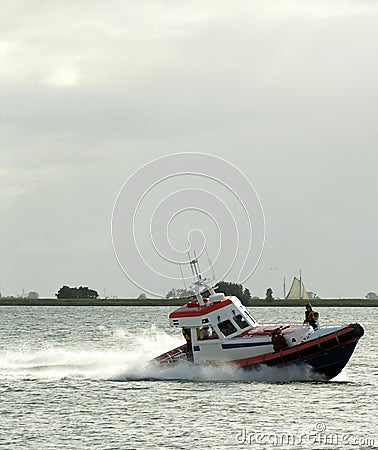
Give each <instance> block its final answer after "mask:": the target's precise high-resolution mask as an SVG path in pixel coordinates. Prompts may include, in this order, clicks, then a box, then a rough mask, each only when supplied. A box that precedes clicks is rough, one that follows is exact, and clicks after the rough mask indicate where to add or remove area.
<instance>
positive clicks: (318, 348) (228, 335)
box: [153, 276, 364, 379]
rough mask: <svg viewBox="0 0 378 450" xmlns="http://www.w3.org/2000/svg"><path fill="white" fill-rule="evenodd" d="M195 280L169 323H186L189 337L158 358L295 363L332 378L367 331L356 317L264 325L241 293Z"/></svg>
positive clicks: (247, 365) (251, 365) (254, 365)
mask: <svg viewBox="0 0 378 450" xmlns="http://www.w3.org/2000/svg"><path fill="white" fill-rule="evenodd" d="M195 286H196V299H195V300H193V301H190V302H188V303H187V304H186V305H184V306H181V307H180V308H178V309H177V310H175V311H173V312H172V313H171V314H170V315H169V320H170V324H171V325H172V326H173V327H176V328H182V329H183V334H184V335H186V339H187V342H186V343H185V344H183V345H181V346H179V347H177V348H174V349H172V350H170V351H168V352H166V353H164V354H162V355H160V356H158V357H156V358H155V359H154V360H153V361H154V362H156V363H158V364H177V363H180V362H185V363H190V364H211V365H221V364H234V365H236V366H239V367H242V368H243V369H245V370H253V369H258V368H259V367H261V366H262V365H266V366H274V367H287V366H293V365H296V366H298V367H303V368H304V367H305V366H306V367H310V368H311V371H313V373H314V374H316V375H321V377H322V378H325V379H332V378H334V377H335V376H336V375H338V374H339V373H340V372H341V371H342V370H343V368H344V367H345V366H346V364H347V363H348V361H349V359H350V358H351V356H352V354H353V352H354V349H355V347H356V345H357V342H358V340H359V339H360V338H361V337H362V336H363V334H364V329H363V328H362V326H361V325H360V324H358V323H351V324H349V325H340V326H318V327H316V328H315V329H314V328H313V327H312V326H310V325H308V324H290V325H284V324H275V325H262V324H259V323H258V322H257V321H256V320H255V318H254V317H253V316H252V315H251V314H250V312H249V311H248V310H247V308H246V307H245V306H244V305H243V304H242V303H241V301H240V300H239V299H238V298H237V297H235V296H233V295H225V294H223V293H216V292H215V291H214V289H213V288H211V287H210V286H208V285H207V284H206V283H205V282H204V281H202V280H201V278H200V276H199V279H198V281H197V282H196V283H195ZM201 286H202V287H203V288H204V289H207V290H208V292H209V294H210V295H209V296H208V297H207V298H206V297H202V295H201V293H200V292H201Z"/></svg>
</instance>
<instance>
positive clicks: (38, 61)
mask: <svg viewBox="0 0 378 450" xmlns="http://www.w3.org/2000/svg"><path fill="white" fill-rule="evenodd" d="M3 9H4V14H2V17H1V27H0V34H1V44H0V55H1V58H2V61H3V62H2V64H1V65H0V72H1V83H2V98H3V100H2V105H1V108H2V135H1V153H2V159H1V167H2V180H3V181H2V187H1V190H2V195H3V198H6V202H3V203H2V205H3V206H2V208H3V209H2V211H3V212H4V213H6V215H7V217H8V218H9V219H7V221H6V227H5V228H3V231H2V234H3V236H5V235H6V236H7V239H9V241H12V242H20V239H19V238H18V236H20V235H21V236H22V235H27V236H28V237H30V236H33V233H34V235H35V236H38V239H36V242H38V245H35V246H33V248H32V249H30V247H28V250H27V249H26V247H25V251H24V253H23V252H22V249H23V247H22V246H21V248H20V250H19V253H17V256H16V255H14V254H13V253H12V251H11V247H7V249H8V250H7V252H5V251H3V252H2V258H4V261H7V262H9V267H14V268H17V267H19V263H20V260H22V259H23V260H24V261H25V260H29V259H33V258H34V259H35V260H38V261H39V262H38V264H37V265H39V266H38V267H40V272H41V273H42V272H43V270H44V268H46V266H47V265H49V262H46V260H45V259H44V258H45V257H46V255H50V256H49V258H51V255H52V254H54V251H55V250H56V248H57V247H56V245H57V242H63V239H62V236H65V239H64V242H65V243H66V245H67V246H68V245H69V244H67V243H69V242H71V243H72V242H89V241H87V240H86V239H85V236H86V233H87V231H88V230H89V229H92V227H93V228H94V230H93V234H92V232H91V236H92V237H93V236H94V237H93V239H91V240H90V243H88V247H89V246H90V247H91V252H93V253H91V252H90V253H91V254H92V255H93V254H94V253H96V249H97V251H98V259H99V261H101V255H103V254H105V253H106V251H107V250H106V249H104V248H105V247H106V245H107V244H106V245H105V244H104V236H106V233H108V227H109V220H110V212H111V208H112V202H113V201H114V198H115V195H116V193H117V191H118V189H119V187H120V186H121V184H122V183H123V181H124V180H125V179H126V178H127V176H129V175H130V174H131V173H132V171H133V170H135V169H137V168H138V166H139V165H141V164H143V163H146V162H148V161H149V160H151V159H153V158H155V157H158V156H161V155H163V154H168V153H170V152H180V151H203V152H209V153H214V154H216V155H220V156H222V157H225V158H226V159H228V160H230V161H231V162H233V163H234V164H236V165H237V166H239V167H240V168H242V169H244V171H245V172H246V174H247V175H248V176H249V177H250V178H251V181H252V182H253V183H254V184H255V187H256V188H257V191H258V192H259V194H260V195H261V197H262V200H263V206H264V209H265V210H266V212H267V227H268V237H267V247H266V254H265V258H267V261H268V262H267V264H268V265H269V267H271V266H273V265H274V266H276V265H277V264H275V263H274V264H273V263H271V261H272V260H274V261H276V260H279V261H282V263H281V264H280V266H282V267H290V270H294V269H293V268H294V267H297V266H298V265H299V260H300V259H301V260H302V261H306V264H307V265H308V266H309V267H311V272H313V273H318V272H317V271H318V270H319V273H320V275H319V279H318V280H317V284H318V285H319V286H321V285H322V284H323V285H324V288H323V289H318V288H317V287H316V289H315V290H318V291H319V292H320V291H321V290H322V291H323V292H328V293H329V295H333V294H332V292H335V290H334V287H333V283H332V279H331V278H332V277H331V276H330V275H329V273H330V270H329V268H326V269H324V270H323V269H319V267H321V266H322V264H323V257H324V255H327V254H333V255H337V253H339V254H343V255H344V258H343V259H344V260H345V261H346V260H347V259H348V258H347V257H346V256H345V248H348V246H349V243H350V240H353V239H354V242H357V241H358V240H359V239H360V242H361V244H360V246H359V248H360V250H358V247H357V246H356V247H354V249H355V251H356V255H357V256H356V260H359V261H361V260H364V261H366V266H365V267H364V274H363V278H364V280H365V279H366V283H363V286H359V287H358V288H357V287H354V286H353V282H354V281H352V280H355V279H356V277H355V275H354V274H353V270H352V269H351V268H350V267H349V265H348V264H347V263H346V262H343V263H342V264H341V263H338V264H336V265H337V266H338V270H339V272H340V273H341V274H347V275H346V276H345V278H346V281H345V292H349V293H355V295H359V294H357V292H358V293H360V292H361V290H362V289H365V284H367V283H368V282H369V283H371V284H374V282H375V281H374V280H375V278H374V277H375V274H374V273H373V270H370V267H373V266H374V265H376V258H375V257H374V255H373V254H372V253H373V252H369V250H368V248H369V246H370V247H373V246H374V244H376V239H375V238H374V236H375V234H373V233H370V232H367V231H366V232H365V233H364V236H362V237H360V236H359V233H360V232H359V230H360V229H361V228H359V225H358V223H359V221H360V220H363V219H364V218H365V217H366V214H367V215H368V216H369V217H370V222H369V223H372V224H377V223H378V218H377V213H376V211H375V209H374V208H372V206H371V205H372V204H374V202H375V199H376V195H377V188H376V186H375V184H374V183H373V182H372V180H373V179H374V177H375V170H376V169H375V168H376V167H377V165H378V161H377V152H376V132H375V128H376V126H375V122H376V117H377V114H378V110H377V102H376V99H377V96H378V90H377V84H376V79H377V77H378V63H377V61H376V58H374V55H375V54H377V53H378V48H377V47H378V31H377V27H376V21H377V15H378V12H377V6H376V4H375V2H369V1H341V0H340V1H334V2H325V1H320V2H319V1H316V2H315V1H310V2H302V1H292V0H285V1H267V2H257V1H252V2H238V1H236V2H230V1H226V0H224V1H219V2H217V3H216V5H215V4H214V2H209V1H201V2H200V1H188V2H172V1H168V0H164V1H163V0H162V1H140V2H129V1H118V0H111V1H107V2H102V1H92V0H91V1H86V0H81V1H66V2H60V1H36V2H32V3H31V2H27V1H17V0H15V1H12V2H8V3H7V5H6V7H4V8H3ZM4 205H5V206H4ZM56 205H59V208H58V211H59V213H56V216H57V217H58V219H56V220H54V221H52V223H53V225H52V226H51V227H48V228H46V229H45V231H46V232H45V233H42V234H41V233H40V232H39V231H38V226H39V224H38V221H29V222H25V221H23V220H22V218H23V217H24V214H25V213H26V212H27V213H28V214H35V215H36V216H37V217H42V218H46V217H49V214H51V212H52V211H55V207H56ZM4 208H5V209H4ZM33 211H34V213H32V212H33ZM54 213H55V212H54ZM72 217H74V220H73V219H72ZM94 218H95V219H94ZM338 218H343V220H342V223H343V225H342V231H341V232H340V230H339V228H340V221H339V220H338ZM366 226H367V227H369V226H370V225H366ZM371 226H372V225H371ZM54 227H55V228H56V230H58V229H59V230H60V231H59V232H58V231H54ZM304 230H305V231H304ZM29 232H30V234H28V233H29ZM59 233H62V234H59ZM95 236H98V240H97V242H98V244H96V238H95ZM282 236H285V238H282ZM321 236H323V237H324V236H325V237H327V236H328V237H327V240H326V243H327V245H326V246H325V247H324V246H323V243H324V241H323V240H322V239H323V238H322V237H321ZM332 236H334V237H335V238H334V239H332ZM340 236H343V237H344V241H343V240H341V239H339V237H340ZM336 237H338V238H337V239H336ZM328 238H329V239H328ZM293 243H295V245H297V247H298V248H297V249H296V251H295V252H294V251H293V248H292V247H293V245H294V244H293ZM302 248H303V249H304V248H305V251H304V250H303V251H302ZM38 249H40V250H38ZM80 249H81V250H80V252H82V251H83V247H80ZM304 253H305V254H304ZM110 254H111V252H110ZM283 255H284V256H283ZM80 256H81V257H82V258H84V259H85V255H83V253H81V254H80ZM108 256H109V255H108V254H107V256H106V258H108ZM109 258H110V256H109ZM374 258H375V259H374ZM79 259H80V258H79ZM107 261H108V266H109V259H107ZM263 261H264V260H263ZM54 263H57V264H58V262H57V260H56V259H54ZM3 264H4V263H3ZM99 265H100V266H101V268H102V269H101V270H99V271H98V272H100V273H101V274H103V276H104V278H108V279H114V280H116V281H114V282H115V287H114V290H115V291H116V292H117V293H119V294H120V295H121V292H125V291H126V290H127V289H129V292H130V293H131V292H134V291H133V289H134V288H133V286H131V285H127V282H126V280H122V276H121V275H120V276H119V278H117V276H115V275H114V273H113V272H114V271H117V270H118V269H117V268H116V266H114V267H112V268H111V269H108V268H107V267H106V266H105V265H102V263H101V262H99ZM70 266H71V263H70V258H69V256H68V254H67V253H65V252H62V260H61V261H60V262H59V273H56V274H54V273H52V272H53V271H52V269H51V272H50V275H51V277H52V279H55V281H54V280H53V281H52V283H55V284H54V286H55V285H56V284H59V279H60V278H59V277H60V275H61V276H62V277H66V278H65V279H69V278H70V276H71V275H72V272H71V269H70ZM109 267H110V266H109ZM302 268H303V269H304V270H305V267H302ZM353 269H356V268H355V267H353ZM15 270H16V269H15ZM49 270H50V268H49ZM77 270H80V268H79V267H76V271H77ZM82 270H83V271H85V272H86V276H88V277H90V276H91V274H90V272H91V269H90V268H85V269H84V268H82ZM93 270H94V269H93ZM295 270H297V269H295ZM288 271H289V270H288ZM8 272H9V270H8ZM96 273H97V272H96ZM25 274H26V270H25V271H24V272H20V273H19V276H20V277H21V278H22V276H25V277H26V276H27V275H25ZM269 275H270V274H269V273H265V272H264V266H263V265H262V266H261V273H256V278H254V280H253V283H254V284H255V285H256V286H259V287H258V289H260V290H261V291H263V290H264V288H265V287H266V284H269ZM287 275H288V274H287ZM12 277H13V278H12V280H13V281H12V283H17V276H16V275H12ZM322 277H324V280H325V281H322ZM349 280H350V281H349ZM12 283H11V284H12ZM30 283H32V280H31V281H30ZM35 283H36V286H32V285H30V287H27V286H25V288H28V289H29V290H32V289H33V290H34V289H37V290H40V291H42V292H43V289H45V288H44V283H45V280H44V278H43V276H42V275H41V276H40V278H39V279H38V280H35ZM123 283H125V284H123ZM348 283H349V284H348ZM3 284H4V286H8V285H7V282H6V281H3ZM11 284H9V289H10V290H11V289H13V290H14V289H16V287H14V288H13V287H11ZM37 284H38V286H37ZM125 286H127V288H126V287H125ZM273 287H274V286H273ZM4 289H8V288H7V287H5V288H1V290H2V292H3V291H4ZM49 289H56V287H51V286H50V287H49ZM369 289H373V290H374V289H376V288H374V286H371V287H369ZM47 291H48V289H47ZM47 293H48V292H46V294H47ZM46 294H45V295H46ZM346 295H347V294H346Z"/></svg>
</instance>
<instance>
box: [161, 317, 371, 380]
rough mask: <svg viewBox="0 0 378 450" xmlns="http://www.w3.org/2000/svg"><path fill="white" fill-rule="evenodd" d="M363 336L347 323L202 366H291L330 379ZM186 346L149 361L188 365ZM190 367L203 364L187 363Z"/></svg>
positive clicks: (349, 356)
mask: <svg viewBox="0 0 378 450" xmlns="http://www.w3.org/2000/svg"><path fill="white" fill-rule="evenodd" d="M363 335H364V329H363V328H362V326H361V325H360V324H358V323H354V324H350V325H348V326H346V327H343V328H341V329H338V330H337V331H334V332H332V333H329V334H326V335H323V336H318V337H316V338H313V339H310V340H307V341H305V342H302V343H300V344H298V345H294V346H291V347H288V348H284V349H281V350H280V351H276V352H269V353H264V354H260V355H258V356H253V357H250V358H243V359H236V360H230V361H206V363H205V364H206V365H209V364H210V365H217V366H219V365H224V364H227V365H230V364H232V365H235V366H236V367H241V368H243V369H244V370H255V369H259V368H261V367H262V366H264V365H265V366H268V367H278V368H282V367H289V366H291V367H293V366H307V367H310V368H311V369H312V371H313V372H314V373H315V374H316V375H321V377H322V378H325V379H332V378H334V377H336V376H337V375H338V374H339V373H340V372H341V371H342V370H343V368H344V367H345V366H346V364H347V363H348V361H349V359H350V358H351V356H352V354H353V351H354V349H355V347H356V345H357V342H358V340H359V339H360V338H361V337H362V336H363ZM185 348H186V345H185V344H184V345H181V346H179V347H177V348H175V349H172V350H170V351H169V352H166V353H164V354H162V355H160V356H158V357H156V358H154V359H153V362H154V363H158V364H162V365H169V364H178V363H180V362H183V361H185V362H188V363H189V362H190V361H188V360H187V358H186V354H185ZM190 363H191V364H193V365H198V364H204V363H203V362H190Z"/></svg>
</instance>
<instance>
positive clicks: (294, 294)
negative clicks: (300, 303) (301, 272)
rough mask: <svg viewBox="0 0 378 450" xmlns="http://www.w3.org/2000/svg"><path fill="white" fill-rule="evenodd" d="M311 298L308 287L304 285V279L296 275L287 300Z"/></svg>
mask: <svg viewBox="0 0 378 450" xmlns="http://www.w3.org/2000/svg"><path fill="white" fill-rule="evenodd" d="M298 299H301V300H309V296H308V293H307V290H306V288H305V287H304V284H303V281H302V279H299V278H297V277H294V279H293V283H292V285H291V288H290V290H289V293H288V294H287V296H286V297H285V300H298Z"/></svg>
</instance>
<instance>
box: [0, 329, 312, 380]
mask: <svg viewBox="0 0 378 450" xmlns="http://www.w3.org/2000/svg"><path fill="white" fill-rule="evenodd" d="M102 334H103V336H104V337H105V339H104V341H103V342H101V348H100V349H98V348H90V347H88V348H85V345H84V344H83V347H82V348H79V349H71V348H68V346H57V345H56V346H51V344H50V346H48V347H46V348H40V349H33V348H25V347H24V348H22V349H17V350H13V351H6V352H2V353H0V378H2V379H10V378H11V379H63V378H84V379H104V380H113V381H132V380H188V381H189V380H200V381H246V382H247V381H257V382H259V381H261V382H290V381H309V380H314V379H316V377H314V374H313V373H312V371H311V368H310V367H306V366H301V367H298V366H290V367H285V368H274V367H266V366H262V367H260V368H258V369H256V370H252V371H245V370H243V369H241V368H238V367H235V366H232V365H224V366H196V365H192V364H190V363H187V362H183V363H180V364H177V365H174V366H158V365H156V364H153V363H152V364H151V363H149V362H150V361H151V359H152V358H154V357H155V356H157V355H159V354H161V353H164V352H165V351H167V350H169V349H171V348H175V347H177V346H178V345H181V344H182V338H181V337H180V336H179V335H177V336H172V335H169V334H167V333H164V332H162V331H159V330H157V329H156V328H155V327H151V328H150V329H147V330H143V331H141V332H140V333H138V334H132V333H130V332H127V331H125V330H123V329H115V330H109V329H106V328H104V329H103V330H102ZM115 338H117V342H119V347H120V348H119V349H114V348H111V346H110V345H109V348H107V343H108V344H110V342H113V343H114V339H115ZM123 347H125V348H123Z"/></svg>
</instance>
